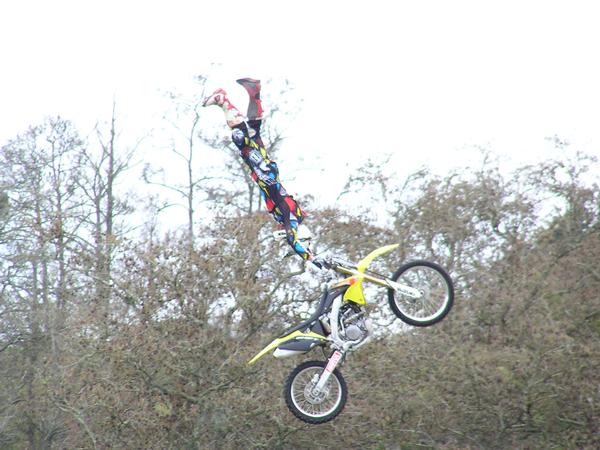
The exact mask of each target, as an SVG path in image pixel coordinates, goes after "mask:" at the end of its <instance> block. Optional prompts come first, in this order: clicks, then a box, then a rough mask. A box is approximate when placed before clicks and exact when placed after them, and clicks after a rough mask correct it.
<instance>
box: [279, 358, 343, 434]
mask: <svg viewBox="0 0 600 450" xmlns="http://www.w3.org/2000/svg"><path fill="white" fill-rule="evenodd" d="M326 365H327V361H306V362H303V363H302V364H300V365H299V366H297V367H296V368H295V369H294V370H293V371H292V372H291V373H290V375H289V376H288V378H287V380H286V383H285V387H284V397H285V403H286V405H287V407H288V408H289V410H290V411H291V412H292V414H294V415H295V416H296V417H297V418H298V419H300V420H302V421H304V422H306V423H310V424H320V423H325V422H328V421H330V420H332V419H334V418H335V417H336V416H337V415H338V414H339V413H340V412H342V409H344V406H345V405H346V400H347V398H348V387H347V386H346V381H345V380H344V378H343V377H342V374H341V373H340V371H339V370H338V369H335V370H334V371H333V372H332V373H331V376H330V377H329V380H328V381H327V384H326V385H325V387H324V389H323V391H322V392H321V393H320V394H319V395H315V394H314V393H313V392H312V389H313V388H314V386H315V385H316V384H317V381H318V380H319V377H320V376H321V373H323V370H324V369H325V366H326Z"/></svg>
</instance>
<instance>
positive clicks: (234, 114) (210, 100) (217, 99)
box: [202, 88, 244, 128]
mask: <svg viewBox="0 0 600 450" xmlns="http://www.w3.org/2000/svg"><path fill="white" fill-rule="evenodd" d="M211 105H217V106H220V107H221V109H222V110H223V112H224V113H225V121H226V122H227V125H229V127H230V128H233V127H235V126H237V125H239V124H241V123H242V122H243V121H244V116H243V115H242V113H241V112H239V111H238V109H237V108H236V107H235V106H233V104H232V103H231V102H230V101H229V98H227V92H225V91H224V90H223V89H220V88H219V89H217V90H216V91H215V92H213V93H212V94H211V95H209V96H208V97H206V98H205V99H204V101H203V102H202V106H211Z"/></svg>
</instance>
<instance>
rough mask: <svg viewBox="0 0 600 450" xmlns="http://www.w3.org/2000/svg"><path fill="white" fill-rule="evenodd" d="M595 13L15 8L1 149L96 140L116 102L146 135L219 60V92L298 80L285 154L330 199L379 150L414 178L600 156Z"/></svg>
mask: <svg viewBox="0 0 600 450" xmlns="http://www.w3.org/2000/svg"><path fill="white" fill-rule="evenodd" d="M595 4H596V2H593V1H589V2H582V1H561V2H557V1H510V0H509V1H506V0H504V1H496V2H488V1H481V0H478V1H464V0H453V1H426V0H425V1H410V2H408V1H380V0H369V1H325V0H317V1H312V0H305V1H302V2H290V1H282V0H267V1H262V0H255V1H245V2H242V1H239V0H227V1H202V0H196V1H177V0H170V1H161V2H157V1H125V0H120V1H113V0H103V1H85V0H78V1H60V0H54V1H31V0H19V1H11V2H7V1H6V2H2V3H1V5H0V52H1V61H2V64H1V70H0V144H3V143H5V142H6V140H7V139H9V138H11V137H14V136H15V135H16V134H17V133H19V132H22V131H24V130H25V129H26V128H27V127H28V126H30V125H34V124H37V123H40V122H41V121H42V120H43V118H44V117H45V116H47V115H61V116H62V117H63V118H66V119H71V120H73V121H74V122H75V123H76V124H77V125H78V127H80V129H81V131H82V134H86V133H87V132H88V131H89V129H90V128H91V126H92V125H93V123H94V122H95V121H96V120H98V119H104V120H106V119H107V118H108V116H109V114H110V111H111V107H112V100H113V97H115V99H116V102H117V105H118V107H119V110H120V111H121V117H122V120H123V121H124V123H126V124H127V126H130V127H131V129H139V130H140V132H142V131H143V129H144V127H145V126H146V125H149V124H151V123H152V122H153V121H156V120H157V119H158V118H159V117H161V116H162V114H163V112H164V110H163V108H164V101H163V97H162V94H161V93H160V91H161V90H162V91H164V90H169V89H178V88H181V89H182V90H184V89H189V88H190V87H191V86H193V79H194V76H195V75H197V74H200V73H205V71H206V68H207V67H209V65H210V64H211V63H217V64H219V70H218V71H217V72H214V73H213V78H212V79H211V85H214V86H212V87H218V86H222V87H225V88H226V89H228V90H229V91H230V92H231V94H232V96H233V97H234V99H242V98H244V97H243V96H244V91H243V90H241V88H240V87H239V86H237V85H236V84H235V83H234V80H235V79H236V78H238V77H242V76H252V77H257V78H262V79H268V78H273V79H276V80H284V79H288V80H289V81H290V82H291V83H292V84H293V86H294V87H295V90H296V92H297V94H298V95H299V96H301V97H302V98H303V99H304V102H303V109H302V112H301V114H300V116H299V117H298V121H297V123H296V126H294V127H293V128H291V129H290V130H289V132H288V135H289V136H290V139H289V141H288V143H287V145H288V147H287V149H283V150H282V155H283V156H282V158H284V160H285V162H286V164H288V165H289V166H291V165H295V164H297V162H296V159H294V158H297V156H298V154H299V153H300V152H302V153H303V154H304V155H305V156H306V157H308V159H309V161H310V160H311V158H314V161H315V163H314V164H315V171H316V170H317V169H318V170H325V171H326V172H328V173H335V172H337V176H338V178H337V181H336V179H335V177H333V178H332V183H334V186H333V187H332V189H333V190H336V189H338V188H339V185H340V182H341V178H343V177H345V176H347V173H346V172H344V171H341V172H340V171H337V170H336V168H337V167H338V166H340V165H341V164H342V161H343V160H344V159H345V158H350V161H351V164H350V167H349V169H347V170H351V169H353V168H354V169H355V168H357V167H359V166H360V161H361V157H362V155H365V154H366V153H369V154H372V155H375V156H377V155H380V154H387V153H392V154H394V155H395V158H394V159H393V164H394V165H395V166H397V167H398V169H401V170H404V171H410V170H413V169H416V168H418V167H419V166H420V165H422V164H426V165H431V166H432V167H434V168H436V169H442V170H443V168H444V167H449V166H452V165H458V166H461V165H468V164H470V163H471V162H472V161H473V159H474V157H475V156H476V151H475V150H474V149H475V148H477V147H478V146H483V147H486V148H489V149H490V150H492V151H493V152H495V153H497V154H499V155H501V157H502V158H504V159H505V160H510V161H512V162H515V163H517V164H520V163H521V162H532V161H535V160H536V159H539V158H540V157H543V156H544V155H549V154H553V153H552V150H551V145H550V144H548V143H547V142H546V141H545V138H546V137H549V136H553V135H558V136H560V137H561V138H563V139H567V140H569V141H571V142H572V143H573V144H574V146H576V147H577V148H580V149H583V150H586V151H588V152H594V151H595V152H600V146H599V145H600V126H599V124H600V121H599V119H600V81H599V80H600V63H599V60H600V59H599V56H598V55H599V54H600V51H599V48H598V47H599V43H600V26H598V19H599V17H600V16H599V14H598V10H597V9H598V8H596V6H594V5H595ZM266 95H267V94H266ZM217 113H219V112H218V111H217V112H215V114H217ZM153 126H154V125H153ZM286 150H287V153H285V151H286ZM318 156H319V157H318ZM309 167H310V165H309ZM288 169H289V170H290V171H291V170H292V169H291V167H283V168H282V171H283V173H284V174H285V171H286V170H288ZM344 170H346V169H344ZM284 177H285V175H284ZM340 177H341V178H340ZM322 179H323V178H321V180H322ZM336 182H337V184H335V183H336ZM290 183H291V184H292V189H291V190H292V191H300V192H302V191H303V189H304V186H303V185H302V181H301V180H291V181H290Z"/></svg>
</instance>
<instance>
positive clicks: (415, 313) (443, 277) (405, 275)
mask: <svg viewBox="0 0 600 450" xmlns="http://www.w3.org/2000/svg"><path fill="white" fill-rule="evenodd" d="M391 279H392V280H393V281H396V282H398V283H401V284H404V285H407V286H410V287H412V288H415V289H417V290H418V291H420V292H421V297H420V298H417V299H415V298H411V297H409V296H407V295H403V294H401V293H399V292H397V291H395V290H394V289H388V301H389V304H390V308H392V311H394V314H396V316H398V318H400V320H402V321H403V322H405V323H407V324H409V325H413V326H416V327H427V326H430V325H433V324H436V323H438V322H439V321H440V320H442V319H443V318H444V317H446V315H447V314H448V313H449V312H450V309H451V308H452V305H453V304H454V285H453V283H452V279H451V278H450V275H448V273H447V272H446V271H445V270H444V268H443V267H442V266H440V265H438V264H436V263H432V262H429V261H423V260H417V261H411V262H409V263H406V264H404V265H402V266H400V268H398V270H397V271H396V272H395V273H394V275H392V277H391Z"/></svg>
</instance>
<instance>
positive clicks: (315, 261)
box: [310, 256, 325, 269]
mask: <svg viewBox="0 0 600 450" xmlns="http://www.w3.org/2000/svg"><path fill="white" fill-rule="evenodd" d="M310 262H311V263H313V264H314V265H315V266H317V267H318V268H319V269H322V268H323V267H325V259H323V257H321V256H313V258H312V259H311V260H310Z"/></svg>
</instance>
